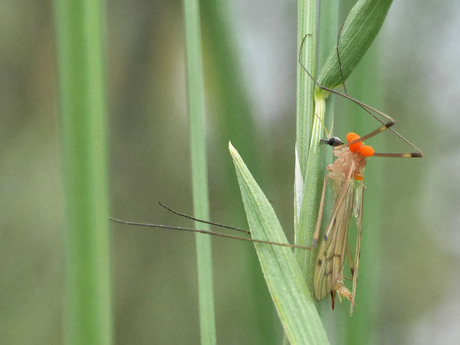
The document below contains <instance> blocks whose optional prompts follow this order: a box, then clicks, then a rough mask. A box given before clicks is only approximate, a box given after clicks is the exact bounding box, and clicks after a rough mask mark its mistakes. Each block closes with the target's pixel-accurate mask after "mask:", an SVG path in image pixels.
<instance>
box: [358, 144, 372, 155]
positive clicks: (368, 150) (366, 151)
mask: <svg viewBox="0 0 460 345" xmlns="http://www.w3.org/2000/svg"><path fill="white" fill-rule="evenodd" d="M359 153H360V154H362V155H363V156H365V157H371V156H373V155H374V149H373V147H372V146H369V145H362V146H361V147H360V148H359Z"/></svg>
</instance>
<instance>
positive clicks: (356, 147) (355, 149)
mask: <svg viewBox="0 0 460 345" xmlns="http://www.w3.org/2000/svg"><path fill="white" fill-rule="evenodd" d="M356 139H359V135H358V134H356V133H353V132H350V133H348V134H347V141H348V142H351V141H353V140H356ZM362 145H363V142H362V141H358V142H357V143H354V144H351V145H348V148H349V149H350V151H351V152H358V151H359V149H360V148H361V146H362Z"/></svg>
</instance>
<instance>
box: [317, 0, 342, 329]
mask: <svg viewBox="0 0 460 345" xmlns="http://www.w3.org/2000/svg"><path fill="white" fill-rule="evenodd" d="M319 13H320V17H319V18H320V22H319V44H318V66H323V64H324V63H325V61H326V59H327V57H328V54H329V52H330V50H331V48H333V47H335V46H336V45H337V31H338V18H339V3H338V1H336V0H323V1H321V2H320V9H319ZM334 108H335V97H334V96H331V97H329V98H328V99H327V100H326V113H325V118H324V125H325V126H326V128H325V130H327V131H328V132H330V131H333V129H334ZM325 130H324V131H323V137H326V134H327V133H326V132H325ZM329 134H330V135H333V133H329ZM323 151H324V152H323V156H322V161H323V165H322V172H321V174H322V177H324V175H325V173H326V167H327V165H328V164H330V163H332V156H333V155H332V153H331V150H330V149H329V148H327V147H323ZM330 197H331V195H326V206H325V210H324V212H325V213H324V214H326V215H327V214H330V213H329V211H330V208H331V207H330V206H331V203H330V200H329V199H330ZM330 308H331V306H330V301H329V300H327V299H326V300H323V301H321V302H320V303H319V304H318V312H319V314H320V317H321V319H322V321H323V325H324V327H325V328H326V326H327V318H326V317H327V316H328V315H329V311H330Z"/></svg>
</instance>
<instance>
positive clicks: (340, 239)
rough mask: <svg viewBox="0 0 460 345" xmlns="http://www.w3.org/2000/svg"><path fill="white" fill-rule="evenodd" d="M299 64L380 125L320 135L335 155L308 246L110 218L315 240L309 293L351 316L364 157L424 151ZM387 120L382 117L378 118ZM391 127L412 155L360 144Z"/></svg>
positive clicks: (390, 123)
mask: <svg viewBox="0 0 460 345" xmlns="http://www.w3.org/2000/svg"><path fill="white" fill-rule="evenodd" d="M306 37H307V36H305V37H304V39H303V41H302V43H301V46H300V52H302V46H303V44H304V42H305V38H306ZM337 56H338V61H339V65H340V56H339V51H338V44H337ZM299 64H300V65H301V66H302V68H303V70H304V71H305V72H306V73H307V74H308V75H309V77H310V78H311V79H312V80H313V82H314V83H315V84H316V86H317V87H318V89H322V90H325V91H328V92H330V93H333V94H336V95H338V96H340V97H344V98H346V99H348V100H350V101H352V102H354V103H356V104H357V105H358V106H360V107H361V108H362V109H363V110H365V111H366V112H367V113H368V114H370V115H371V116H372V117H374V118H375V119H376V120H377V121H379V122H380V123H381V126H379V127H378V128H377V129H375V130H374V131H372V132H370V133H368V134H366V135H363V136H359V135H358V134H356V133H353V132H350V133H348V134H347V136H346V143H343V142H342V141H341V140H340V139H339V138H337V137H329V138H327V139H321V143H323V144H327V145H330V146H332V147H333V153H334V155H335V157H336V159H335V160H334V162H333V163H332V164H329V166H328V167H327V173H326V175H325V177H324V183H323V191H322V195H321V201H320V205H319V213H318V220H317V224H316V229H315V232H314V235H313V243H312V246H303V245H297V244H288V243H278V242H271V241H265V240H259V239H254V238H249V237H242V236H234V235H229V234H226V233H219V232H214V231H209V230H200V229H195V228H187V227H178V226H170V225H162V224H148V223H140V222H130V221H124V220H120V219H115V218H110V220H112V221H114V222H118V223H122V224H127V225H135V226H144V227H151V228H160V229H169V230H176V231H186V232H194V233H202V234H209V235H213V236H218V237H224V238H231V239H235V240H241V241H248V242H255V243H263V244H267V245H276V246H282V247H289V248H297V249H305V250H312V249H315V248H316V247H317V244H318V243H319V251H318V256H317V258H316V262H315V266H314V272H313V295H314V298H315V299H316V300H317V301H321V300H323V299H325V298H327V296H328V295H331V300H332V309H334V303H335V297H336V295H337V296H338V297H339V299H340V300H342V297H345V298H347V299H348V300H349V301H350V315H351V314H352V313H353V308H354V304H355V295H356V286H357V280H358V270H359V257H360V251H361V234H362V217H363V197H364V190H365V186H364V183H363V179H364V167H365V166H366V160H367V158H369V157H402V158H411V157H422V155H423V154H422V151H421V150H420V149H419V148H417V147H416V146H415V145H414V144H412V143H411V142H410V141H408V140H407V139H406V138H404V137H403V136H402V135H401V134H399V133H398V132H396V131H395V130H394V129H393V128H392V126H393V125H394V124H395V121H394V120H393V118H391V117H390V116H388V115H386V114H385V113H383V112H381V111H379V110H377V109H375V108H373V107H371V106H369V105H367V104H365V103H363V102H361V101H359V100H357V99H355V98H353V97H351V96H349V95H348V93H347V92H346V88H345V83H344V81H343V87H344V90H345V93H341V92H339V91H336V90H334V89H331V88H328V87H325V86H322V85H320V84H319V83H318V82H317V81H316V79H315V78H314V77H313V75H312V74H311V73H310V72H309V71H308V70H307V68H306V67H305V66H304V64H303V63H302V61H301V56H300V55H299ZM340 71H341V74H342V68H341V65H340ZM382 118H383V119H385V120H382ZM387 129H389V130H390V131H391V132H393V133H394V134H395V135H396V136H398V137H399V138H400V139H401V140H402V141H404V142H405V143H406V144H408V145H409V146H411V147H412V148H414V149H415V150H416V151H417V152H412V153H377V152H374V149H373V148H372V147H371V146H368V145H364V143H363V142H364V140H366V139H369V138H372V137H373V136H375V135H377V134H379V133H382V132H383V131H385V130H387ZM328 182H329V184H330V186H331V189H332V193H333V196H334V203H333V209H332V212H331V216H330V220H329V222H328V223H327V225H326V228H325V230H324V233H323V236H322V238H321V240H320V237H319V235H320V230H321V225H322V219H323V213H324V204H325V196H326V189H327V185H328ZM159 204H160V205H161V206H163V207H164V208H166V209H167V210H168V211H170V212H172V213H174V214H176V215H179V216H182V217H185V218H189V219H192V220H195V221H198V222H201V223H205V224H209V225H212V226H217V227H221V228H226V229H230V230H233V231H238V232H242V233H245V234H248V235H250V234H251V233H250V231H248V230H245V229H241V228H236V227H232V226H227V225H223V224H220V223H215V222H210V221H205V220H202V219H198V218H195V217H192V216H190V215H187V214H184V213H181V212H178V211H176V210H173V209H171V208H170V207H168V206H166V205H164V204H162V203H159ZM352 217H354V218H356V223H357V228H358V231H357V240H356V247H355V254H354V258H353V256H352V254H351V249H350V245H349V242H348V229H349V225H350V219H351V218H352ZM345 259H347V260H348V263H349V265H350V270H351V278H348V279H350V280H351V281H352V289H351V291H350V290H349V289H348V288H347V287H346V286H345V284H344V278H347V277H346V276H344V274H343V269H344V263H345Z"/></svg>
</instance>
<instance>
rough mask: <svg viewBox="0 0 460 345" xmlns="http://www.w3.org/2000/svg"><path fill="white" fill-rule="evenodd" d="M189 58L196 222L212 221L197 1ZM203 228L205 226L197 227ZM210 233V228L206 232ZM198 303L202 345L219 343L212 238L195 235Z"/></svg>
mask: <svg viewBox="0 0 460 345" xmlns="http://www.w3.org/2000/svg"><path fill="white" fill-rule="evenodd" d="M184 17H185V40H186V55H187V94H188V109H189V114H190V140H191V142H190V145H191V154H192V185H193V207H194V215H195V217H197V218H201V219H209V197H208V173H207V164H206V129H205V121H204V106H203V60H202V56H201V31H200V12H199V1H198V0H184ZM195 225H196V226H197V227H201V228H203V224H195ZM206 229H207V228H206ZM196 250H197V265H198V291H199V292H198V293H199V296H198V299H199V310H200V334H201V343H202V344H215V343H216V327H215V319H214V291H213V274H212V252H211V238H210V237H209V236H207V235H203V234H197V235H196Z"/></svg>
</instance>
